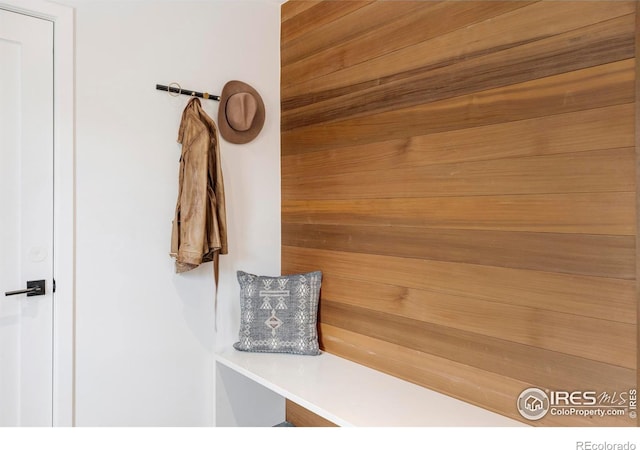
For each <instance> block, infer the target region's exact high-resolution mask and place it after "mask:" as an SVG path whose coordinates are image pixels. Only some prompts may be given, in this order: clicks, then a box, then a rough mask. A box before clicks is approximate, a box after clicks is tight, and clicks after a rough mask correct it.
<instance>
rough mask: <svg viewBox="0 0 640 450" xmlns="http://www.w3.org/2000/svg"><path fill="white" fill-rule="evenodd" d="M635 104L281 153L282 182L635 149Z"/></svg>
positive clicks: (295, 148) (289, 150)
mask: <svg viewBox="0 0 640 450" xmlns="http://www.w3.org/2000/svg"><path fill="white" fill-rule="evenodd" d="M634 126H635V125H634V104H633V103H628V104H623V105H616V106H611V107H606V108H598V109H591V110H585V111H577V112H571V113H567V114H558V115H552V116H548V117H536V118H533V119H527V120H520V121H517V122H507V123H499V124H495V125H487V126H481V127H476V128H466V129H461V130H454V131H448V132H443V133H434V134H428V135H425V136H411V137H408V138H403V139H397V140H382V141H380V142H372V143H369V144H364V145H357V146H347V147H336V148H326V149H323V150H319V151H312V150H313V149H312V148H309V147H304V146H299V147H295V146H294V147H284V148H283V149H282V176H283V177H299V176H300V174H305V175H314V174H317V173H323V174H332V175H335V174H341V173H353V172H364V171H370V170H381V169H382V170H384V169H389V168H396V169H401V168H407V169H408V168H415V167H420V166H426V165H435V164H447V163H456V162H469V161H483V160H484V161H488V160H495V159H502V158H515V157H523V156H539V155H550V154H558V153H574V152H580V151H590V150H606V149H612V148H623V147H634V146H635V142H634V139H635V132H634V130H635V128H634Z"/></svg>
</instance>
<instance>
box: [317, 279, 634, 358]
mask: <svg viewBox="0 0 640 450" xmlns="http://www.w3.org/2000/svg"><path fill="white" fill-rule="evenodd" d="M322 302H325V304H326V302H330V303H331V304H332V305H333V304H335V305H339V307H340V308H341V310H342V311H344V312H345V314H347V315H349V314H351V313H359V312H361V311H364V310H370V311H374V312H376V313H381V314H387V315H394V316H399V317H403V318H406V319H410V320H416V321H419V322H425V323H428V324H436V325H441V326H444V327H449V328H454V329H459V330H464V331H468V332H471V333H476V334H479V335H483V336H490V337H494V338H498V339H503V340H506V341H510V342H517V343H520V344H524V345H532V346H536V347H539V348H543V349H547V350H552V351H556V352H560V353H566V354H569V355H574V356H581V357H584V358H588V359H598V360H600V358H601V355H603V354H605V353H608V352H610V351H613V352H619V354H618V355H617V356H616V357H615V361H618V362H619V361H624V354H628V352H627V351H626V346H627V345H628V343H629V342H631V341H633V340H634V339H635V333H636V325H635V324H622V323H620V322H611V321H608V320H602V319H594V318H591V317H584V316H580V315H576V314H566V313H558V312H555V311H547V310H543V309H538V308H531V307H522V306H514V305H506V304H504V303H496V302H490V301H483V300H478V299H474V298H468V297H459V296H452V295H447V294H442V293H440V292H432V291H423V290H417V289H407V288H404V287H400V286H392V285H386V284H380V283H368V282H361V281H354V280H347V279H344V278H342V279H341V278H334V277H325V279H324V280H323V283H322ZM608 362H611V361H608Z"/></svg>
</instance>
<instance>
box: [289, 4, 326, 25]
mask: <svg viewBox="0 0 640 450" xmlns="http://www.w3.org/2000/svg"><path fill="white" fill-rule="evenodd" d="M319 3H322V0H289V1H286V2H284V3H283V4H282V6H281V7H280V21H281V23H282V24H283V26H286V25H284V23H285V22H286V21H287V20H289V19H291V18H292V17H294V16H296V15H298V14H301V13H302V12H304V11H306V10H307V9H309V8H311V7H312V6H316V5H317V4H319Z"/></svg>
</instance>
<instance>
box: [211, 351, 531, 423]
mask: <svg viewBox="0 0 640 450" xmlns="http://www.w3.org/2000/svg"><path fill="white" fill-rule="evenodd" d="M216 366H217V372H218V375H217V383H218V384H219V385H218V387H217V390H218V391H219V392H218V393H217V394H216V395H217V397H218V402H217V404H218V408H221V409H225V410H227V411H231V412H232V413H233V414H235V415H239V416H243V415H245V413H248V415H249V416H250V415H251V413H252V412H255V411H259V410H260V409H261V405H260V403H261V402H267V403H268V402H269V401H270V399H271V400H273V398H275V399H276V402H277V401H278V399H281V400H282V401H281V404H282V406H281V407H280V406H278V408H277V409H279V410H278V411H276V412H275V418H272V419H267V420H271V422H273V423H272V424H273V425H275V423H276V421H277V420H280V419H278V418H279V417H281V419H282V420H284V412H283V410H284V399H285V398H286V399H289V400H291V401H293V402H295V403H297V404H299V405H300V406H302V407H304V408H306V409H308V410H309V411H311V412H313V413H315V414H317V415H319V416H321V417H323V418H325V419H327V420H329V421H331V422H333V423H335V424H336V425H339V426H343V427H352V426H355V427H385V426H386V427H427V426H429V427H443V426H456V427H465V426H477V427H513V426H526V425H525V424H523V423H521V422H518V421H516V420H513V419H510V418H508V417H505V416H502V415H500V414H496V413H493V412H491V411H488V410H485V409H482V408H479V407H477V406H474V405H471V404H469V403H466V402H463V401H460V400H457V399H455V398H452V397H449V396H447V395H443V394H440V393H438V392H435V391H432V390H430V389H426V388H424V387H422V386H418V385H416V384H413V383H410V382H407V381H404V380H401V379H399V378H396V377H393V376H391V375H387V374H385V373H382V372H380V371H377V370H374V369H371V368H368V367H365V366H363V365H361V364H357V363H354V362H352V361H349V360H347V359H344V358H341V357H338V356H335V355H333V354H330V353H322V354H321V355H319V356H299V355H288V354H277V353H248V352H240V351H236V350H234V349H229V350H225V351H223V352H220V353H218V354H216ZM237 374H240V375H242V376H243V377H246V380H245V381H244V382H241V383H240V385H238V386H237V387H236V388H235V389H236V390H237V391H238V392H235V393H234V392H232V391H233V390H234V387H232V386H230V385H231V384H235V381H234V382H233V383H230V382H229V378H230V377H231V376H234V375H235V376H237ZM236 381H237V380H236ZM242 383H244V384H242ZM251 383H254V384H256V385H258V386H261V387H262V388H264V389H266V390H267V392H262V394H258V395H255V394H248V393H247V392H246V391H247V389H248V386H250V385H251ZM247 395H248V396H252V398H247ZM243 396H244V398H243ZM274 396H275V397H274ZM515 401H516V400H515V399H514V407H515ZM278 404H279V403H278ZM242 405H244V406H242ZM249 405H250V406H249ZM267 407H268V406H267ZM242 408H245V409H250V408H255V410H254V411H240V410H241V409H242ZM256 420H257V419H256ZM219 424H221V425H224V426H228V425H230V424H232V423H230V422H228V421H227V422H224V421H223V422H220V420H219ZM233 424H234V425H246V426H255V425H256V423H255V422H254V423H251V420H248V421H245V423H242V420H241V421H240V423H233Z"/></svg>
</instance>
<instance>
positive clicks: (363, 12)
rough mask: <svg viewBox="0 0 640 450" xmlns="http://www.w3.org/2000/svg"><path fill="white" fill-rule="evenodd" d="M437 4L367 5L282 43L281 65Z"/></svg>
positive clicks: (383, 3)
mask: <svg viewBox="0 0 640 450" xmlns="http://www.w3.org/2000/svg"><path fill="white" fill-rule="evenodd" d="M437 3H438V2H435V1H432V2H430V3H428V4H425V3H423V2H418V1H414V0H412V1H403V0H397V1H393V2H388V1H383V2H380V1H377V2H373V3H370V4H368V5H367V6H365V7H362V8H360V9H357V10H356V11H354V12H352V13H351V14H348V15H345V16H343V17H340V18H339V19H336V20H334V21H332V22H330V23H327V24H325V25H323V26H320V27H313V28H312V29H311V30H309V31H308V32H306V33H305V34H304V35H303V36H301V37H299V38H297V39H292V40H290V41H287V42H283V43H282V45H281V49H280V61H281V64H282V66H287V65H289V64H291V63H293V62H295V61H298V60H301V59H308V58H311V57H313V55H314V54H315V53H318V52H319V51H322V50H326V49H329V48H335V47H336V46H338V45H341V44H342V43H343V42H345V41H348V40H350V39H353V38H355V37H357V36H359V35H362V34H364V33H367V32H370V31H374V30H377V29H378V28H380V27H383V26H385V25H386V26H389V24H391V23H394V24H395V21H396V20H397V19H399V18H401V17H402V16H404V15H406V14H410V13H413V12H414V11H416V10H419V9H423V8H425V7H428V6H430V5H431V6H434V5H436V4H437Z"/></svg>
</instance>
